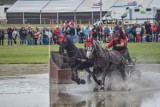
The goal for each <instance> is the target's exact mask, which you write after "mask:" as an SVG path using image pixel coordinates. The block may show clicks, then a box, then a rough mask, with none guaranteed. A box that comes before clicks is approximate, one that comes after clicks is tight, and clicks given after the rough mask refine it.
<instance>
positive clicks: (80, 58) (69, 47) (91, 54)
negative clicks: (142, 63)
mask: <svg viewBox="0 0 160 107" xmlns="http://www.w3.org/2000/svg"><path fill="white" fill-rule="evenodd" d="M62 49H65V50H66V53H67V55H68V57H69V58H70V59H71V60H72V61H70V67H71V69H72V78H71V79H72V80H73V81H75V82H76V83H77V84H85V83H86V82H85V80H83V79H80V78H79V76H78V72H77V70H85V71H86V72H88V73H89V75H90V76H92V77H93V79H94V81H95V82H96V83H97V84H98V85H100V86H101V88H100V89H101V90H105V78H106V76H107V74H108V75H109V74H111V71H112V69H111V68H112V67H113V66H116V67H117V68H118V69H119V71H120V72H121V74H122V77H123V79H124V80H125V78H126V75H125V70H124V69H125V59H124V58H123V56H122V55H121V54H120V53H119V52H117V51H108V50H104V49H103V48H102V46H101V45H99V44H98V42H96V41H93V44H92V46H91V47H87V46H86V51H87V52H86V51H84V50H82V49H78V48H77V47H76V46H75V45H74V43H72V41H71V40H70V39H68V38H66V39H64V40H63V41H62V43H61V45H60V51H64V50H62ZM91 67H93V71H91V70H90V69H89V68H91ZM97 72H98V73H101V74H102V78H101V80H98V79H97V76H96V74H97ZM109 88H110V87H109Z"/></svg>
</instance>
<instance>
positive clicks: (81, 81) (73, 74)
mask: <svg viewBox="0 0 160 107" xmlns="http://www.w3.org/2000/svg"><path fill="white" fill-rule="evenodd" d="M80 66H81V64H79V65H77V66H76V67H74V68H73V69H72V78H71V79H72V80H73V81H75V82H76V83H77V84H85V83H86V82H85V80H83V79H80V78H79V77H78V72H77V69H78V67H80Z"/></svg>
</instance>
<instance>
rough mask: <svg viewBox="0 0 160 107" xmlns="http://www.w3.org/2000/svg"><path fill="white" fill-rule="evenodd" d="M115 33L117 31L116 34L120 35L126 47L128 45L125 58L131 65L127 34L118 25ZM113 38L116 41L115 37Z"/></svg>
mask: <svg viewBox="0 0 160 107" xmlns="http://www.w3.org/2000/svg"><path fill="white" fill-rule="evenodd" d="M114 31H115V33H118V34H120V38H121V39H123V40H124V42H125V45H126V51H125V58H126V59H127V60H128V63H129V64H131V63H132V60H131V58H130V55H129V52H128V48H127V36H126V34H125V32H123V30H122V28H121V27H120V26H118V25H117V26H115V27H114ZM112 38H113V39H114V36H112Z"/></svg>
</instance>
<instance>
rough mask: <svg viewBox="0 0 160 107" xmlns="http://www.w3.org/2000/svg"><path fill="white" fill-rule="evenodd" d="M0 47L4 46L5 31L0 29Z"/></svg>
mask: <svg viewBox="0 0 160 107" xmlns="http://www.w3.org/2000/svg"><path fill="white" fill-rule="evenodd" d="M0 45H4V30H3V29H2V28H0Z"/></svg>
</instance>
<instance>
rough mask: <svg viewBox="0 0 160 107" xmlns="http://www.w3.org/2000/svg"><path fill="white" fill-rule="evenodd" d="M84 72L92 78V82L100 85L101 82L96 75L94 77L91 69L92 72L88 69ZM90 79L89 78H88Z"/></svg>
mask: <svg viewBox="0 0 160 107" xmlns="http://www.w3.org/2000/svg"><path fill="white" fill-rule="evenodd" d="M86 71H87V72H88V73H89V76H92V77H93V79H94V81H95V82H96V83H97V84H98V85H101V80H98V79H97V77H96V75H95V69H94V68H93V72H92V71H91V70H90V69H86ZM89 79H90V78H89Z"/></svg>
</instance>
